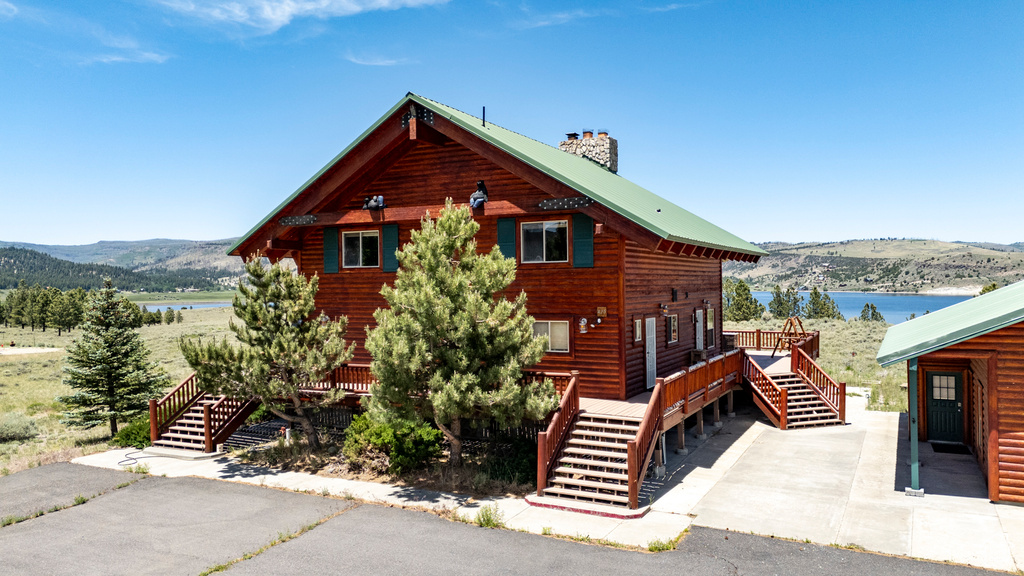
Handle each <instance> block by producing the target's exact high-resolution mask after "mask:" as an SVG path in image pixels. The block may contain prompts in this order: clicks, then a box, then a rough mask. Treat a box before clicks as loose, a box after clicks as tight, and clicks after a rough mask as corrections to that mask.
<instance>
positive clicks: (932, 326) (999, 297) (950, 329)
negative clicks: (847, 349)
mask: <svg viewBox="0 0 1024 576" xmlns="http://www.w3.org/2000/svg"><path fill="white" fill-rule="evenodd" d="M1022 321H1024V282H1017V283H1016V284H1011V285H1009V286H1004V287H1003V288H1000V289H998V290H995V291H992V292H989V293H988V294H983V295H981V296H978V297H977V298H971V299H970V300H965V301H963V302H960V303H958V304H954V305H952V306H949V307H946V308H943V309H942V310H937V311H935V312H932V313H930V314H925V315H924V316H921V317H919V318H914V319H913V320H908V321H906V322H904V323H902V324H897V325H895V326H893V327H891V328H889V330H888V331H887V332H886V333H885V339H884V340H882V346H881V348H879V350H878V363H879V364H881V365H882V366H888V365H890V364H895V363H897V362H903V361H904V360H910V359H911V358H917V357H918V356H922V355H924V354H927V353H929V352H934V351H936V350H941V349H943V348H945V347H947V346H952V345H953V344H958V343H960V342H964V341H966V340H970V339H971V338H975V337H977V336H981V335H982V334H988V333H989V332H993V331H995V330H999V329H1000V328H1006V327H1007V326H1012V325H1013V324H1016V323H1018V322H1022Z"/></svg>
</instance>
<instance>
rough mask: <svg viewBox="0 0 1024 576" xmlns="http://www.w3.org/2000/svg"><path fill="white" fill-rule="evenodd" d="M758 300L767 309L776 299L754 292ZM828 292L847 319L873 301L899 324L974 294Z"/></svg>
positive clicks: (767, 293) (854, 315) (888, 318)
mask: <svg viewBox="0 0 1024 576" xmlns="http://www.w3.org/2000/svg"><path fill="white" fill-rule="evenodd" d="M752 294H753V295H754V298H756V299H757V301H758V302H760V303H761V304H764V306H765V308H767V307H768V303H769V302H771V300H772V293H771V292H752ZM800 295H801V296H803V297H804V301H803V304H805V305H806V304H807V298H808V297H809V295H810V292H800ZM828 295H829V296H830V297H831V298H832V299H833V300H835V302H836V305H837V306H839V311H840V312H842V314H843V316H845V317H846V319H847V320H849V319H850V318H859V317H860V311H861V310H863V309H864V304H866V303H868V302H870V303H872V304H874V305H875V307H876V308H878V311H879V312H881V314H882V316H885V321H886V322H889V323H890V324H899V323H900V322H904V321H906V319H907V317H909V316H910V315H911V314H916V315H918V316H921V315H923V314H924V313H925V312H926V311H928V312H934V311H936V310H939V309H942V308H945V307H946V306H952V305H953V304H956V303H958V302H963V301H964V300H970V299H971V297H970V296H931V295H927V294H889V293H884V292H829V293H828Z"/></svg>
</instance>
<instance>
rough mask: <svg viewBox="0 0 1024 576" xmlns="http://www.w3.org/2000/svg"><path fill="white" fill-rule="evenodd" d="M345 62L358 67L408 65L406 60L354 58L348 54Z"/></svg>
mask: <svg viewBox="0 0 1024 576" xmlns="http://www.w3.org/2000/svg"><path fill="white" fill-rule="evenodd" d="M345 60H348V61H349V62H351V63H353V64H359V65H360V66H400V65H402V64H409V63H410V60H409V59H408V58H383V57H380V56H356V55H355V54H352V53H351V52H349V53H348V54H346V55H345Z"/></svg>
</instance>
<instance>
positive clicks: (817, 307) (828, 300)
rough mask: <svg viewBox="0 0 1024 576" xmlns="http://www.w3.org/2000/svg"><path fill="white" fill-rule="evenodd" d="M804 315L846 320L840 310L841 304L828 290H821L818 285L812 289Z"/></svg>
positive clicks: (815, 317)
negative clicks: (838, 303) (839, 304)
mask: <svg viewBox="0 0 1024 576" xmlns="http://www.w3.org/2000/svg"><path fill="white" fill-rule="evenodd" d="M804 316H805V317H807V318H811V319H827V320H845V318H843V315H842V313H840V312H839V306H838V305H837V304H836V303H835V300H833V299H832V297H831V296H829V295H828V292H827V291H826V292H825V293H822V292H821V291H819V290H818V287H817V286H815V287H814V288H812V289H811V294H810V295H809V296H808V298H807V306H805V307H804Z"/></svg>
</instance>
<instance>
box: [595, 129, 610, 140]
mask: <svg viewBox="0 0 1024 576" xmlns="http://www.w3.org/2000/svg"><path fill="white" fill-rule="evenodd" d="M597 136H598V137H599V138H604V137H606V136H608V129H607V128H598V129H597Z"/></svg>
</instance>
